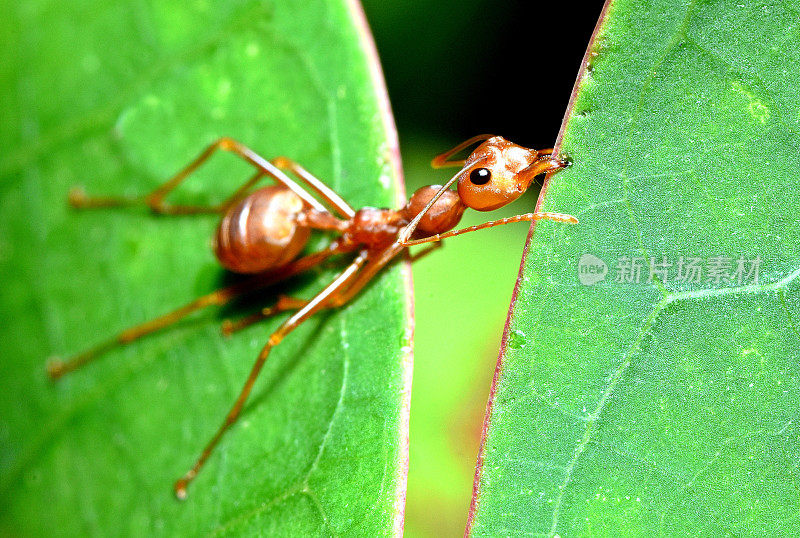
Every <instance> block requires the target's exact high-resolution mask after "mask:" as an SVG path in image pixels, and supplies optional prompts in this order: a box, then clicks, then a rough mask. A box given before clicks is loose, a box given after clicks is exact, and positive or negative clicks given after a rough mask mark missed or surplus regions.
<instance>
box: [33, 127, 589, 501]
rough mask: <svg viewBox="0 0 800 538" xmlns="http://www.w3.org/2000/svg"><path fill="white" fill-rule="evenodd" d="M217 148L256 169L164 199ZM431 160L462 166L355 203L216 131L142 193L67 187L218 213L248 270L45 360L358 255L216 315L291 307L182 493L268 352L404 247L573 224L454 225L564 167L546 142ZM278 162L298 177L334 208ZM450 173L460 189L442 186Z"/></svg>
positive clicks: (94, 352) (121, 338) (74, 195)
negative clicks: (269, 298)
mask: <svg viewBox="0 0 800 538" xmlns="http://www.w3.org/2000/svg"><path fill="white" fill-rule="evenodd" d="M478 142H482V143H481V144H480V145H479V146H478V147H477V148H476V149H475V150H474V151H473V152H472V153H471V154H470V155H469V157H467V158H466V159H465V160H450V157H452V156H453V155H454V154H456V153H458V152H460V151H462V150H464V149H465V148H467V147H469V146H471V145H473V144H475V143H478ZM218 149H222V150H225V151H230V152H232V153H234V154H236V155H238V156H239V157H241V158H242V159H244V160H245V161H247V162H248V163H250V164H251V165H253V166H254V167H255V168H256V170H257V171H256V173H255V175H254V176H252V177H251V178H250V179H249V180H248V181H247V182H246V183H245V184H244V185H242V186H241V187H240V188H239V189H238V190H236V192H234V193H233V194H232V195H231V196H230V197H229V198H228V199H227V200H225V201H224V202H222V203H221V204H220V205H218V206H193V205H171V204H168V203H165V202H164V198H165V197H166V196H167V194H169V193H170V192H171V191H172V190H173V189H175V187H177V186H178V185H179V184H180V183H181V182H182V181H183V180H184V179H186V178H187V177H188V176H189V175H190V174H192V173H193V172H194V171H195V170H197V168H199V167H200V165H202V164H203V163H204V162H205V161H206V160H207V159H208V158H209V157H210V156H211V155H212V154H213V153H214V152H215V151H216V150H218ZM431 164H432V166H433V167H434V168H442V167H446V166H459V167H461V170H460V171H459V172H458V173H457V174H456V175H454V176H453V177H452V178H451V179H450V181H448V182H447V183H446V184H445V185H443V186H439V185H428V186H426V187H422V188H420V189H419V190H417V191H416V192H415V193H414V194H413V195H412V196H411V198H410V199H409V200H408V203H407V204H406V205H405V207H403V208H401V209H399V210H392V209H376V208H372V207H365V208H362V209H360V210H358V211H354V210H353V208H351V207H350V206H349V205H348V204H347V202H345V201H344V200H342V198H341V197H340V196H339V195H338V194H336V193H335V192H334V191H333V190H332V189H330V188H329V187H327V186H326V185H325V184H324V183H323V182H322V181H320V180H319V179H317V178H316V177H314V176H313V175H311V174H310V173H309V172H308V171H307V170H305V169H304V168H303V167H301V166H300V165H299V164H297V163H295V162H294V161H292V160H290V159H287V158H285V157H277V158H275V159H273V160H271V161H268V160H266V159H264V158H262V157H260V156H259V155H258V154H256V153H255V152H253V151H252V150H251V149H249V148H248V147H246V146H244V145H243V144H240V143H239V142H237V141H235V140H232V139H230V138H221V139H219V140H217V141H216V142H214V143H213V144H211V145H210V146H209V147H208V148H206V150H205V151H203V152H202V153H201V154H200V155H199V156H198V157H197V158H196V159H195V160H193V161H192V162H191V163H189V165H188V166H186V168H184V169H183V170H181V171H180V172H179V173H178V174H177V175H175V176H174V177H173V178H172V179H170V180H169V181H167V182H166V183H164V184H163V185H161V186H160V187H158V188H157V189H155V190H154V191H153V192H151V193H149V194H147V195H146V196H143V197H141V198H136V199H126V198H105V197H92V198H90V197H88V196H87V195H86V194H85V193H84V192H83V191H81V190H73V191H72V192H71V193H70V197H69V201H70V203H71V204H72V206H74V207H76V208H96V207H119V206H131V205H139V204H145V205H147V206H148V207H150V209H151V210H152V211H153V212H155V213H161V214H194V213H218V214H220V215H222V220H221V221H220V224H219V227H218V228H217V233H216V236H215V239H214V251H215V254H216V256H217V258H218V260H219V262H220V263H221V264H222V265H223V266H224V267H225V268H227V269H229V270H230V271H233V272H235V273H244V274H252V275H253V276H252V277H251V278H250V279H249V280H245V281H243V282H240V283H237V284H233V285H231V286H228V287H225V288H221V289H218V290H216V291H214V292H211V293H209V294H208V295H204V296H202V297H199V298H197V299H195V300H194V301H192V302H191V303H189V304H187V305H185V306H183V307H181V308H178V309H177V310H174V311H172V312H170V313H168V314H165V315H163V316H161V317H158V318H155V319H152V320H150V321H146V322H144V323H142V324H139V325H136V326H134V327H131V328H129V329H127V330H125V331H123V332H121V333H120V334H118V335H117V336H115V337H114V338H112V339H110V340H108V341H107V342H104V343H101V344H99V345H97V346H95V347H93V348H91V349H89V350H87V351H85V352H83V353H80V354H77V355H74V356H73V357H71V358H70V359H68V360H66V361H61V360H58V359H54V360H51V361H50V362H49V364H48V366H47V371H48V373H49V375H50V377H51V378H52V379H54V380H55V379H58V378H60V377H61V376H63V375H64V374H66V373H67V372H70V371H72V370H75V369H76V368H78V367H80V366H83V365H84V364H86V363H87V362H89V361H91V360H92V359H94V358H95V357H97V356H98V355H100V354H101V353H103V352H105V351H108V350H109V349H111V348H113V347H115V346H118V345H122V344H127V343H129V342H131V341H133V340H136V339H138V338H140V337H142V336H144V335H146V334H149V333H152V332H154V331H157V330H159V329H161V328H164V327H166V326H168V325H171V324H173V323H175V322H176V321H178V320H180V319H182V318H183V317H185V316H186V315H188V314H190V313H192V312H194V311H196V310H199V309H201V308H205V307H207V306H210V305H222V304H225V303H228V302H229V301H231V300H232V299H233V298H235V297H237V296H240V295H242V294H245V293H247V292H251V291H253V290H256V289H258V288H262V287H265V286H267V285H269V284H272V283H274V282H277V281H280V280H284V279H286V278H288V277H290V276H292V275H295V274H298V273H301V272H303V271H306V270H308V269H309V268H311V267H313V266H315V265H317V264H319V263H321V262H322V261H324V260H326V259H327V258H329V257H331V256H333V255H336V254H343V253H350V252H355V253H357V254H356V257H355V259H354V260H353V261H352V262H351V263H350V265H348V266H347V267H346V268H345V269H344V271H342V272H341V273H340V274H339V276H337V277H336V278H335V279H334V280H333V281H332V282H331V283H330V284H328V285H327V286H326V287H325V288H324V289H323V290H322V291H320V292H319V293H318V294H317V295H315V296H314V297H313V298H311V299H309V300H305V299H297V298H294V297H287V296H280V297H279V298H278V301H277V303H276V304H275V305H274V306H271V307H269V308H265V309H263V310H262V311H260V312H258V313H256V314H253V315H251V316H248V317H246V318H244V319H241V320H239V321H236V322H225V323H223V332H224V333H225V334H230V333H232V332H234V331H237V330H239V329H241V328H243V327H246V326H248V325H251V324H253V323H255V322H257V321H259V320H262V319H264V318H267V317H270V316H273V315H275V314H277V313H279V312H283V311H287V310H294V311H295V312H294V314H292V315H291V316H290V317H289V318H288V319H287V320H286V321H284V322H283V323H282V324H281V325H280V327H278V329H277V330H276V331H275V332H273V333H272V335H271V336H270V337H269V340H268V341H267V343H266V345H265V346H264V348H263V349H262V350H261V353H259V355H258V358H257V359H256V362H255V364H254V365H253V368H252V370H251V371H250V375H249V376H248V377H247V381H246V382H245V384H244V387H243V388H242V391H241V393H240V394H239V396H238V398H236V401H235V402H234V404H233V407H232V408H231V409H230V411H229V412H228V414H227V415H226V417H225V420H224V422H223V423H222V426H220V428H219V429H218V430H217V432H216V434H215V435H214V436H213V437H212V438H211V440H210V441H209V442H208V444H207V445H206V447H205V448H204V449H203V452H202V453H201V454H200V457H199V458H198V459H197V461H196V462H195V464H194V465H193V466H192V468H191V469H190V470H189V471H188V472H187V473H186V474H185V475H184V476H183V477H182V478H180V479H179V480H178V481H177V482H175V486H174V489H175V494H176V495H177V496H178V498H180V499H184V498H186V488H187V486H188V484H189V482H191V481H192V479H194V477H195V476H196V475H197V473H198V471H199V470H200V468H201V467H202V466H203V464H204V463H205V461H206V460H207V459H208V457H209V456H210V455H211V453H212V451H213V450H214V447H216V445H217V443H218V442H219V440H220V438H221V437H222V435H223V434H224V433H225V431H226V430H227V429H228V428H229V427H230V426H231V425H232V424H233V423H234V422H235V421H236V419H237V418H238V416H239V413H240V412H241V410H242V407H243V406H244V403H245V400H247V397H248V396H249V394H250V391H251V389H252V388H253V384H254V383H255V380H256V378H257V377H258V374H259V372H260V371H261V368H262V367H263V366H264V363H265V362H266V360H267V356H268V355H269V352H270V350H271V349H272V348H274V347H275V346H277V345H278V344H279V343H280V342H281V340H283V338H284V337H285V336H286V335H287V334H289V333H290V332H291V331H292V330H293V329H295V328H296V327H297V326H299V325H300V324H301V323H303V322H304V321H305V320H307V319H308V318H309V317H311V316H312V315H314V314H315V313H317V312H319V311H320V310H322V309H325V308H335V307H338V306H342V305H343V304H345V303H347V302H348V301H349V300H350V299H351V298H352V297H353V296H354V295H356V294H357V293H358V292H359V291H360V290H361V289H362V288H363V287H364V286H365V285H366V284H367V283H368V282H369V281H370V280H371V279H372V277H373V276H375V274H376V273H377V272H378V271H380V270H381V268H383V267H384V266H385V265H386V264H387V263H389V262H390V261H391V260H392V259H394V258H395V257H396V256H397V255H398V254H399V253H400V252H402V251H403V250H404V249H405V248H407V247H408V246H410V245H418V244H422V243H428V242H438V241H440V240H442V239H444V238H447V237H452V236H455V235H459V234H462V233H467V232H472V231H475V230H480V229H483V228H489V227H492V226H497V225H502V224H509V223H511V222H520V221H533V220H540V219H547V220H554V221H558V222H569V223H577V222H578V220H577V219H576V218H575V217H573V216H571V215H563V214H560V213H526V214H524V215H517V216H514V217H508V218H504V219H499V220H494V221H489V222H486V223H483V224H479V225H477V226H471V227H469V228H462V229H459V230H453V228H455V226H456V225H457V224H458V222H459V221H460V220H461V216H462V214H463V213H464V210H465V209H466V208H468V207H470V208H472V209H477V210H479V211H490V210H493V209H497V208H499V207H502V206H504V205H506V204H508V203H510V202H512V201H514V200H515V199H517V198H518V197H519V196H520V195H522V193H524V192H525V190H526V189H527V188H528V186H529V185H530V184H531V182H532V181H533V179H534V177H536V176H538V175H539V174H542V173H545V172H552V171H555V170H558V169H560V168H563V167H564V166H565V164H564V163H563V162H561V161H560V160H558V159H556V158H554V157H553V156H552V150H542V151H536V150H532V149H528V148H523V147H522V146H518V145H516V144H513V143H511V142H509V141H507V140H506V139H504V138H502V137H500V136H492V135H479V136H475V137H473V138H470V139H469V140H466V141H465V142H463V143H461V144H459V145H457V146H456V147H454V148H453V149H451V150H449V151H446V152H445V153H442V154H441V155H438V156H437V157H435V158H434V159H433V161H432V163H431ZM283 170H287V171H289V172H291V173H292V174H293V175H294V176H296V177H297V178H298V179H299V180H301V181H302V182H304V183H305V184H306V185H307V187H308V188H309V189H310V190H311V191H313V192H314V193H316V194H317V195H318V196H319V197H320V198H321V199H322V200H324V201H325V203H326V204H327V205H328V206H330V208H331V209H332V211H331V210H329V209H327V208H326V207H325V206H324V205H322V204H321V203H320V202H319V201H318V200H317V199H316V198H314V197H313V196H312V195H311V194H310V193H309V192H308V190H306V189H304V188H303V187H301V186H300V185H299V184H298V183H297V182H296V181H294V180H293V179H291V178H290V177H289V176H287V175H286V174H285V173H284V172H283ZM265 175H269V176H271V177H272V178H273V179H275V180H276V181H277V183H278V184H276V185H272V186H268V187H263V188H261V189H258V190H255V191H253V192H250V193H249V194H248V191H249V190H250V189H251V187H253V186H254V185H255V184H256V182H258V181H259V180H260V179H261V178H262V177H264V176H265ZM456 181H458V190H457V191H453V190H450V186H451V185H452V184H453V183H454V182H456ZM312 230H329V231H334V232H338V233H339V234H340V235H339V236H338V237H337V238H336V239H334V240H333V241H332V242H331V243H330V244H329V245H328V246H327V247H326V248H323V249H322V250H320V251H318V252H314V253H311V254H308V255H305V256H302V257H300V258H298V255H299V254H300V253H301V252H302V250H303V248H304V247H305V245H306V243H307V241H308V239H309V237H310V235H311V231H312ZM451 230H452V231H451ZM435 246H436V245H433V246H431V247H429V249H427V250H426V251H423V252H422V253H420V254H424V253H425V252H428V251H429V250H431V249H432V248H435Z"/></svg>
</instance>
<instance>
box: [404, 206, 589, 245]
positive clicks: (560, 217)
mask: <svg viewBox="0 0 800 538" xmlns="http://www.w3.org/2000/svg"><path fill="white" fill-rule="evenodd" d="M534 220H552V221H555V222H566V223H569V224H578V219H576V218H575V217H573V216H572V215H567V214H565V213H549V212H545V213H525V214H523V215H515V216H513V217H506V218H504V219H498V220H490V221H489V222H484V223H483V224H477V225H475V226H470V227H468V228H461V229H458V230H451V231H449V232H445V233H441V234H435V235H431V236H428V237H423V238H420V239H408V240H405V241H401V242H400V245H402V246H404V247H407V246H411V245H421V244H422V243H430V242H431V241H440V240H442V239H445V238H447V237H453V236H455V235H461V234H465V233H469V232H475V231H477V230H483V229H484V228H492V227H494V226H502V225H504V224H511V223H512V222H522V221H534Z"/></svg>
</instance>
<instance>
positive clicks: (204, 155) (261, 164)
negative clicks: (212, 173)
mask: <svg viewBox="0 0 800 538" xmlns="http://www.w3.org/2000/svg"><path fill="white" fill-rule="evenodd" d="M218 149H221V150H223V151H229V152H231V153H233V154H235V155H237V156H239V157H241V158H242V159H244V160H245V161H247V162H248V163H250V164H251V165H252V166H254V167H255V168H256V169H257V170H258V173H257V174H256V175H255V176H253V177H252V178H251V179H250V180H248V182H247V183H245V185H243V186H242V187H241V188H239V189H238V190H237V191H236V192H235V193H234V196H232V197H231V198H229V199H228V200H227V201H225V202H223V203H222V204H220V205H218V206H174V205H170V204H166V203H164V198H165V197H166V196H167V195H168V194H169V193H170V192H172V191H173V190H174V189H175V188H176V187H177V186H178V185H179V184H180V183H181V182H182V181H183V180H184V179H186V178H187V177H189V176H190V175H191V174H192V173H194V172H195V171H196V170H197V169H198V168H199V167H200V166H201V165H202V164H203V163H205V162H206V161H207V160H208V158H209V157H211V156H212V155H213V154H214V153H215V152H216V151H217V150H218ZM264 175H269V176H271V177H272V178H273V179H275V180H276V181H277V182H278V183H280V184H282V185H283V186H285V187H287V188H289V189H291V190H292V191H294V193H295V194H297V195H298V196H300V198H302V199H303V201H305V202H306V203H307V204H308V205H309V206H310V207H313V208H314V209H317V210H319V211H327V210H326V209H325V207H324V206H323V205H322V204H320V203H319V201H317V200H316V199H315V198H314V197H313V196H311V195H310V194H309V193H308V191H306V190H305V189H303V187H301V186H300V185H299V184H298V183H297V182H296V181H294V180H293V179H291V178H289V176H287V175H286V174H284V173H283V172H282V171H281V170H280V169H279V168H278V167H276V166H275V165H273V164H272V163H271V162H269V161H267V160H266V159H264V158H263V157H261V156H260V155H258V154H257V153H256V152H254V151H253V150H251V149H250V148H248V147H247V146H245V145H244V144H242V143H240V142H237V141H236V140H233V139H232V138H227V137H223V138H220V139H219V140H217V141H216V142H214V143H213V144H211V145H209V146H208V147H207V148H206V149H204V150H203V151H202V152H201V153H200V155H198V156H197V157H196V158H195V159H194V160H193V161H192V162H190V163H189V164H188V165H187V166H186V167H185V168H184V169H183V170H181V171H180V172H178V173H177V174H175V175H174V176H173V177H172V178H170V179H169V180H168V181H167V182H165V183H164V184H163V185H161V186H160V187H158V188H156V189H155V190H153V191H152V192H151V193H149V194H147V195H145V196H143V197H140V198H120V197H89V196H87V195H86V193H85V192H83V191H82V190H80V189H73V190H72V192H71V193H70V196H69V201H70V203H71V204H72V205H73V206H74V207H77V208H95V207H120V206H122V207H125V206H132V205H140V204H145V205H147V206H149V207H150V209H152V210H153V211H155V212H156V213H165V214H193V213H220V212H222V211H224V210H225V209H227V207H228V206H229V205H230V203H231V201H232V200H233V201H235V199H234V198H235V197H238V196H242V195H243V194H244V192H245V191H246V190H247V189H248V188H250V187H251V186H252V185H254V184H255V183H256V181H258V180H259V179H260V178H261V177H263V176H264ZM312 188H313V185H312Z"/></svg>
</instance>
